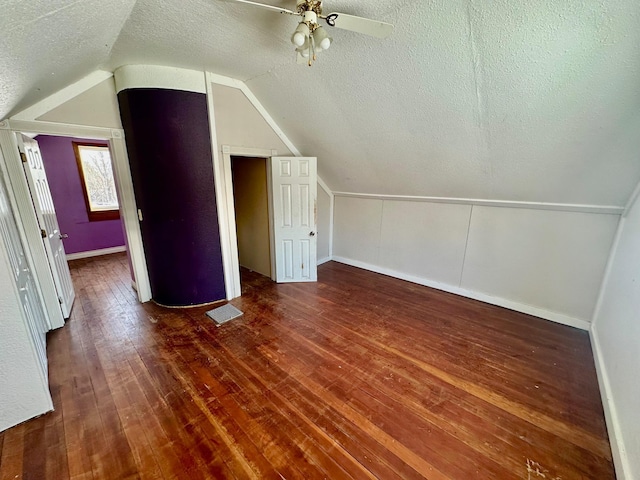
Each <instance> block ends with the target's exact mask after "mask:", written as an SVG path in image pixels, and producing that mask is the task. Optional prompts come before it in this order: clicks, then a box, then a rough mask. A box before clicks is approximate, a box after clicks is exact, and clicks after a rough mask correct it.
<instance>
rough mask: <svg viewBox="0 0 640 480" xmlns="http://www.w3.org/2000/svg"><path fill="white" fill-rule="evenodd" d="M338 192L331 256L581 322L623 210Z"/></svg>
mask: <svg viewBox="0 0 640 480" xmlns="http://www.w3.org/2000/svg"><path fill="white" fill-rule="evenodd" d="M334 195H335V204H334V218H333V221H334V226H333V229H334V238H333V255H332V258H333V260H335V261H338V262H342V263H346V264H349V265H353V266H357V267H361V268H365V269H367V270H372V271H375V272H379V273H383V274H386V275H390V276H393V277H397V278H402V279H405V280H408V281H411V282H415V283H418V284H422V285H426V286H429V287H434V288H437V289H440V290H445V291H448V292H451V293H456V294H459V295H463V296H466V297H470V298H474V299H477V300H481V301H484V302H487V303H491V304H494V305H500V306H503V307H506V308H509V309H512V310H517V311H521V312H524V313H528V314H531V315H535V316H538V317H541V318H545V319H548V320H552V321H555V322H558V323H562V324H565V325H570V326H573V327H577V328H581V329H584V330H588V329H589V326H590V322H591V318H592V315H593V312H594V308H595V305H596V302H597V298H598V293H599V289H600V285H601V281H602V278H603V274H604V271H605V268H606V265H607V260H608V257H609V252H610V250H611V246H612V243H613V240H614V238H615V235H616V229H617V226H618V222H619V220H620V215H621V214H622V211H623V209H622V208H618V207H608V206H604V207H599V206H583V205H555V204H539V205H537V204H523V203H518V202H487V201H478V202H474V201H473V200H462V199H451V201H446V199H430V198H426V199H421V198H416V197H406V198H403V197H385V196H375V195H356V194H341V193H334Z"/></svg>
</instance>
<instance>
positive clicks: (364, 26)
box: [236, 0, 393, 38]
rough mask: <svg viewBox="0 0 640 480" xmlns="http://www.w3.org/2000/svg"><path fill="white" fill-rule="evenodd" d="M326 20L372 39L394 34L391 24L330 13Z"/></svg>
mask: <svg viewBox="0 0 640 480" xmlns="http://www.w3.org/2000/svg"><path fill="white" fill-rule="evenodd" d="M236 1H237V0H236ZM324 18H325V19H326V21H327V24H328V25H330V26H332V27H336V28H341V29H343V30H350V31H352V32H357V33H364V34H365V35H371V36H372V37H378V38H387V37H388V36H389V35H391V32H393V25H391V24H390V23H386V22H380V21H378V20H370V19H368V18H362V17H356V16H354V15H347V14H346V13H330V14H329V15H327V16H326V17H324Z"/></svg>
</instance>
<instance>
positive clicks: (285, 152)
mask: <svg viewBox="0 0 640 480" xmlns="http://www.w3.org/2000/svg"><path fill="white" fill-rule="evenodd" d="M211 92H212V94H213V104H214V110H215V117H216V135H217V138H218V145H229V146H231V147H245V148H261V149H266V150H277V151H278V155H281V156H290V155H291V152H290V151H289V149H288V148H287V146H286V145H285V144H284V143H283V142H282V140H280V137H278V135H276V133H275V132H274V131H273V129H272V128H271V127H270V126H269V124H268V123H267V122H266V120H265V119H264V118H263V117H262V115H260V112H258V110H256V108H255V107H254V106H253V105H252V104H251V102H250V101H249V99H248V98H247V97H246V96H245V94H244V93H243V92H242V90H240V89H238V88H233V87H227V86H224V85H218V84H213V85H212V87H211Z"/></svg>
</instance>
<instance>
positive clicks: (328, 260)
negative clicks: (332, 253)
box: [318, 257, 331, 265]
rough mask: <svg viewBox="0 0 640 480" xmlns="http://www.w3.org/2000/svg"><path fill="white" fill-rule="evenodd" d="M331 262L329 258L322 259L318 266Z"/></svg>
mask: <svg viewBox="0 0 640 480" xmlns="http://www.w3.org/2000/svg"><path fill="white" fill-rule="evenodd" d="M330 261H331V257H324V258H321V259H320V260H318V265H322V264H323V263H327V262H330Z"/></svg>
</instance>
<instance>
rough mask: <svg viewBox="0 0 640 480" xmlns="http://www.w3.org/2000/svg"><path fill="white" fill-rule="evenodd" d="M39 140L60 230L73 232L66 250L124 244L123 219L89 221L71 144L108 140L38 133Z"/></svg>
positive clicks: (67, 251) (71, 251)
mask: <svg viewBox="0 0 640 480" xmlns="http://www.w3.org/2000/svg"><path fill="white" fill-rule="evenodd" d="M36 140H37V141H38V145H39V146H40V153H41V154H42V160H43V163H44V168H45V171H46V172H47V180H48V181H49V188H50V189H51V196H52V197H53V203H54V205H55V207H56V214H57V217H58V223H59V224H60V232H61V233H66V234H67V235H69V238H66V239H65V240H64V249H65V252H66V253H78V252H88V251H91V250H100V249H102V248H111V247H120V246H123V245H124V233H123V231H122V222H121V221H120V220H103V221H99V222H90V221H89V217H88V216H87V208H86V205H85V202H84V195H83V193H82V183H81V182H80V172H79V171H78V165H77V163H76V157H75V154H74V152H73V145H72V144H71V142H73V141H77V142H82V141H85V142H86V141H88V142H91V143H101V144H104V145H105V146H107V145H108V143H107V142H104V141H100V140H87V139H82V138H69V137H52V136H49V135H38V136H37V137H36Z"/></svg>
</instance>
